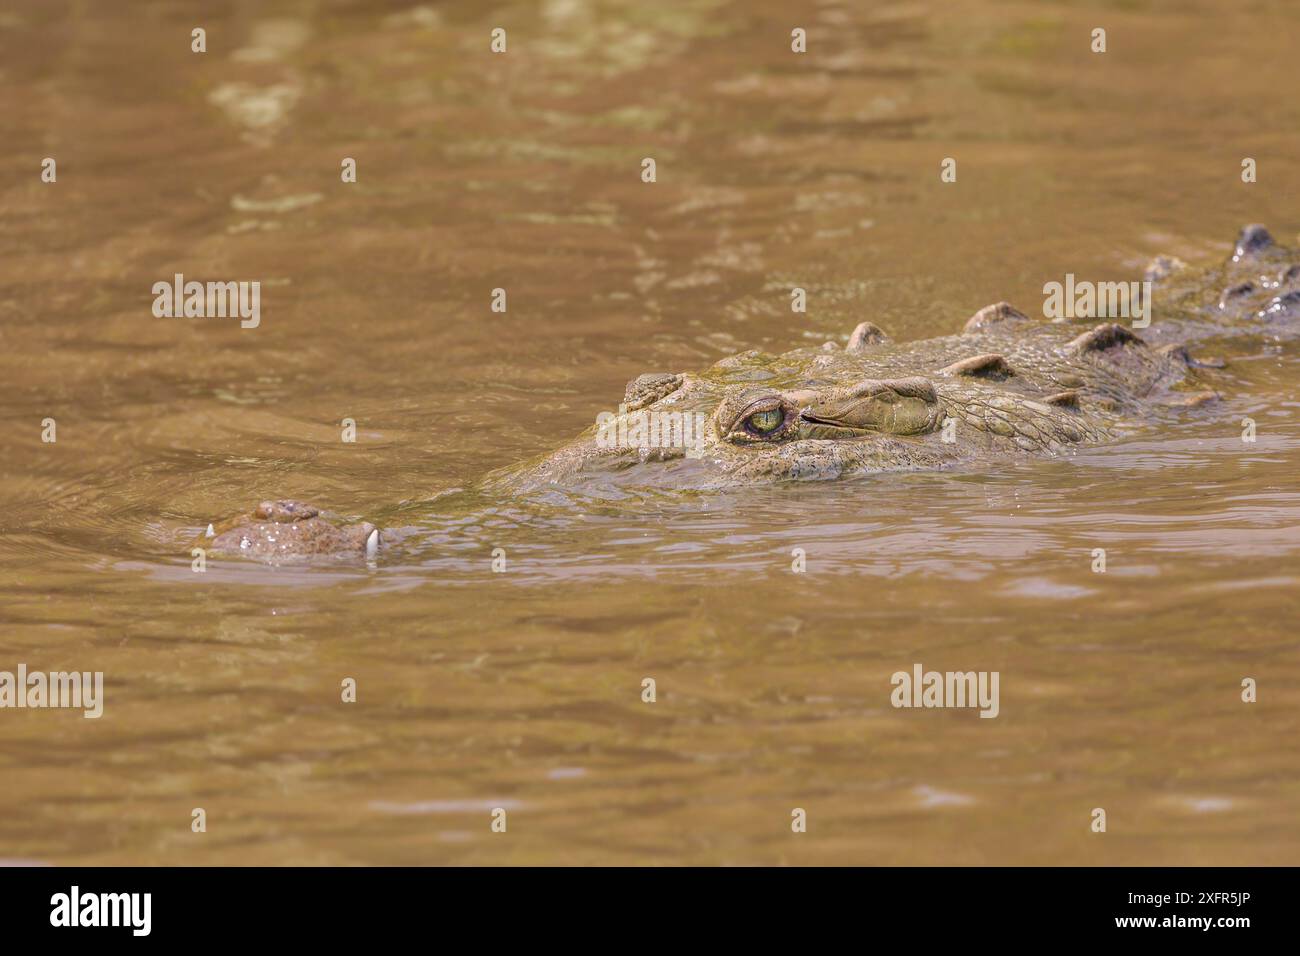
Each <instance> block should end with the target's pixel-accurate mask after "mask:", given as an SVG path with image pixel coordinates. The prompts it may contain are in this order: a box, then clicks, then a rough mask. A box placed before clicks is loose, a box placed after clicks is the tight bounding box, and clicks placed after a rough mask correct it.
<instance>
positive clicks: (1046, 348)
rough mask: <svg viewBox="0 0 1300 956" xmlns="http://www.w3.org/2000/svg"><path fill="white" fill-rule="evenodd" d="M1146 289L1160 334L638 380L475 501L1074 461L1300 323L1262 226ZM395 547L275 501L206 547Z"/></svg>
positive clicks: (1190, 400) (728, 362) (1194, 395)
mask: <svg viewBox="0 0 1300 956" xmlns="http://www.w3.org/2000/svg"><path fill="white" fill-rule="evenodd" d="M1145 280H1146V281H1147V282H1149V283H1150V284H1151V285H1150V286H1147V287H1146V288H1155V289H1156V290H1157V294H1156V295H1154V296H1153V297H1152V302H1151V303H1148V311H1147V314H1148V315H1154V317H1155V318H1156V319H1157V320H1158V321H1155V322H1153V323H1152V324H1151V326H1150V328H1147V329H1142V330H1140V331H1138V330H1135V329H1133V328H1131V327H1128V326H1125V325H1123V324H1121V323H1119V322H1115V321H1101V322H1097V321H1096V319H1093V320H1090V322H1089V323H1088V324H1089V325H1090V326H1091V327H1086V328H1081V327H1080V326H1079V325H1078V324H1077V323H1070V322H1061V321H1056V322H1046V321H1035V320H1031V319H1030V318H1029V317H1028V316H1027V315H1025V313H1023V312H1021V311H1019V310H1018V309H1016V308H1014V307H1013V306H1011V305H1009V304H1008V303H1006V302H999V303H996V304H994V305H990V306H987V307H985V308H983V309H980V310H979V311H978V312H976V313H975V314H974V315H972V316H971V317H970V318H969V319H968V320H967V321H966V322H965V324H964V326H963V327H962V328H961V330H960V331H959V332H957V333H956V334H952V335H945V336H940V337H937V338H931V339H926V340H921V341H913V342H894V341H892V340H891V339H890V337H889V336H888V335H887V334H886V333H885V332H884V331H883V330H882V329H880V328H879V327H878V326H877V325H875V324H874V323H872V322H870V321H864V322H862V323H861V324H859V325H858V326H857V328H855V329H854V330H853V332H852V334H851V335H850V336H849V337H848V341H847V344H846V345H845V346H843V347H840V346H839V345H837V344H836V343H831V342H828V343H826V344H824V345H822V346H820V347H805V348H800V349H795V350H794V351H790V352H787V353H785V354H783V355H776V356H774V355H769V354H766V353H763V352H759V351H748V352H742V353H740V354H738V355H734V356H731V357H728V358H725V359H723V360H722V361H719V362H717V363H716V364H715V365H713V366H712V367H711V368H709V369H707V370H705V371H703V372H700V373H688V372H652V373H647V374H644V375H641V376H639V377H637V378H636V379H634V380H632V381H631V382H630V383H629V384H628V386H627V389H626V392H625V394H624V396H623V401H622V402H621V403H620V404H619V407H618V412H617V413H613V412H610V413H606V414H604V415H603V416H602V420H601V421H599V422H598V423H597V425H595V426H593V427H591V428H589V429H587V431H586V432H584V433H583V434H582V435H580V436H578V437H577V438H576V439H574V440H573V441H571V442H569V443H567V444H565V445H563V446H562V447H560V448H559V449H557V450H556V451H554V452H552V453H550V454H547V455H544V456H542V457H541V458H539V459H536V460H534V461H531V462H526V463H524V464H522V465H517V466H512V467H509V468H505V469H499V470H497V471H495V472H492V473H490V474H488V475H487V476H486V477H485V478H484V479H483V480H482V481H481V482H480V483H479V485H478V486H477V488H478V490H480V491H482V492H484V493H486V494H491V495H498V496H521V495H530V494H536V493H543V492H546V491H547V490H549V489H556V488H563V489H574V488H579V489H582V490H584V491H587V492H590V493H591V494H593V495H596V496H601V495H606V496H608V495H617V494H618V493H619V489H620V488H627V487H637V488H651V489H674V490H681V489H693V490H699V491H712V490H717V489H727V488H738V487H745V486H749V485H753V484H755V483H759V482H777V481H808V480H829V479H844V478H850V477H853V476H857V475H865V474H872V473H879V472H891V471H907V470H922V469H945V468H953V467H961V466H985V467H987V466H988V465H990V464H991V463H996V462H999V461H1004V460H1007V459H1009V458H1014V457H1018V456H1027V455H1055V454H1061V453H1063V452H1065V451H1068V450H1069V449H1070V448H1072V447H1075V446H1079V445H1083V444H1096V443H1100V442H1105V441H1109V440H1114V439H1116V438H1118V437H1120V436H1122V435H1125V434H1129V433H1131V432H1132V431H1133V430H1134V429H1136V428H1139V427H1143V426H1146V425H1149V424H1151V423H1153V422H1155V421H1157V420H1159V419H1160V418H1161V416H1163V415H1173V414H1176V413H1177V410H1178V409H1180V408H1186V407H1189V406H1197V405H1202V404H1205V403H1209V402H1214V401H1216V400H1217V399H1218V398H1219V395H1218V393H1217V391H1216V390H1215V389H1214V387H1213V384H1214V383H1213V382H1212V381H1211V380H1210V379H1209V378H1208V376H1209V375H1211V374H1212V372H1211V371H1207V370H1212V369H1214V368H1219V367H1222V365H1223V362H1222V361H1219V360H1213V359H1197V358H1194V357H1193V355H1192V353H1191V351H1190V350H1189V347H1190V346H1192V345H1193V344H1196V343H1199V342H1202V341H1205V340H1216V339H1224V338H1226V337H1228V336H1238V337H1250V336H1254V337H1260V338H1275V339H1276V338H1281V337H1282V336H1283V335H1284V334H1286V335H1290V334H1294V332H1295V329H1296V327H1297V324H1298V323H1297V322H1296V319H1297V318H1298V317H1300V264H1297V259H1296V257H1295V256H1294V254H1293V253H1292V252H1291V251H1289V250H1288V249H1286V248H1284V247H1283V246H1282V245H1280V244H1278V243H1276V242H1274V240H1273V239H1272V237H1271V236H1270V235H1269V233H1268V231H1267V230H1266V229H1265V228H1264V227H1263V226H1260V225H1250V226H1247V227H1245V228H1244V229H1243V230H1241V232H1240V234H1239V236H1238V238H1237V240H1236V242H1235V244H1234V246H1233V251H1232V254H1231V256H1230V257H1229V258H1228V259H1227V261H1226V262H1224V263H1222V264H1220V265H1216V266H1213V267H1210V268H1208V269H1192V268H1191V267H1189V266H1187V265H1186V263H1184V262H1182V261H1181V260H1178V259H1175V258H1172V257H1169V256H1159V257H1157V258H1156V259H1155V260H1153V262H1152V263H1151V265H1150V266H1148V268H1147V270H1146V274H1145ZM1175 335H1176V336H1177V337H1176V338H1172V336H1175ZM1166 339H1168V340H1167V341H1166ZM386 535H387V532H380V531H379V530H378V529H376V528H375V527H374V526H373V525H372V524H370V523H368V522H361V523H355V524H350V523H347V522H345V521H342V520H341V519H338V518H337V517H336V516H330V515H327V514H325V513H323V512H321V511H319V510H318V509H317V508H315V507H313V506H311V505H308V504H306V503H303V502H296V501H266V502H263V503H262V504H261V505H259V506H258V508H257V509H256V510H255V511H254V512H252V513H251V514H247V515H243V516H240V517H238V518H235V519H233V520H231V521H228V522H226V523H225V524H224V525H223V530H221V531H220V532H218V531H217V530H216V529H215V528H214V527H213V526H211V525H210V526H209V529H208V535H207V536H206V538H205V541H206V547H207V548H208V549H209V550H212V551H215V552H218V553H226V552H233V553H238V554H242V555H245V556H249V557H253V558H260V559H265V560H283V559H286V558H293V557H301V556H310V555H322V554H335V555H338V554H344V555H348V554H351V555H357V554H369V555H373V554H374V553H375V552H376V551H377V550H378V548H379V547H380V545H381V543H385V541H386Z"/></svg>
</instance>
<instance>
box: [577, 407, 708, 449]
mask: <svg viewBox="0 0 1300 956" xmlns="http://www.w3.org/2000/svg"><path fill="white" fill-rule="evenodd" d="M706 423H707V416H705V415H704V414H703V413H701V412H664V411H659V410H657V409H651V410H642V411H635V412H629V411H628V410H627V406H626V405H619V406H618V412H617V413H615V412H601V413H600V414H599V415H597V416H596V447H597V448H642V449H650V448H682V449H685V451H686V457H687V458H698V457H700V455H702V454H703V453H704V430H705V427H706Z"/></svg>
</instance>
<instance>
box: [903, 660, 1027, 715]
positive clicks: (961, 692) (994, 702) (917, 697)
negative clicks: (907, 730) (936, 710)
mask: <svg viewBox="0 0 1300 956" xmlns="http://www.w3.org/2000/svg"><path fill="white" fill-rule="evenodd" d="M1001 677H1002V675H1001V672H999V671H927V670H925V669H924V668H923V667H922V666H921V665H920V664H919V663H918V664H913V665H912V670H911V673H909V672H907V671H895V672H894V674H893V676H892V677H890V678H889V683H891V684H892V685H894V689H893V691H892V692H891V693H890V695H889V702H890V703H891V704H893V705H894V706H895V707H978V708H979V711H980V716H981V717H996V716H997V715H998V712H999V711H1000V710H1001V706H1000V704H999V693H998V685H999V683H1000V681H1001Z"/></svg>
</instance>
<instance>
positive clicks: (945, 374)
mask: <svg viewBox="0 0 1300 956" xmlns="http://www.w3.org/2000/svg"><path fill="white" fill-rule="evenodd" d="M995 308H1001V309H1002V310H1003V311H1004V313H1006V314H1015V315H1019V314H1018V313H1015V311H1014V310H1012V309H1010V308H1009V307H1006V306H999V307H995ZM1020 318H1023V316H1020ZM865 325H866V323H864V326H865ZM1030 338H1033V337H1032V336H1031V337H1030ZM994 344H998V345H1005V346H1015V345H1017V344H1018V343H1016V342H1015V341H1012V338H1011V335H1010V334H1009V333H1007V334H1002V335H997V336H994V337H993V338H992V340H990V337H989V336H987V335H982V336H979V337H975V336H950V337H948V338H946V339H936V340H930V341H928V342H926V343H913V344H910V345H907V346H893V345H891V344H890V343H888V341H887V340H886V339H885V338H884V336H883V335H882V334H880V333H879V332H878V330H876V329H875V327H874V326H871V327H870V330H864V328H863V327H862V326H860V327H859V329H858V330H856V331H855V333H854V334H853V335H852V336H851V337H850V343H849V347H847V348H844V349H840V348H837V347H836V346H834V345H832V344H828V345H827V346H824V347H822V348H818V349H801V350H796V351H794V352H789V353H786V354H784V355H780V356H771V355H766V354H764V353H761V352H746V353H742V354H740V355H737V356H733V357H731V358H728V359H725V360H723V361H722V362H719V363H718V364H717V365H715V366H714V367H713V368H711V369H709V370H707V371H705V372H703V373H700V374H698V375H696V374H690V373H680V374H668V373H651V374H647V375H642V376H640V377H638V378H637V379H634V380H633V381H632V382H631V383H629V385H628V388H627V391H626V393H625V395H624V399H623V402H622V403H621V404H620V405H619V408H618V411H617V412H612V411H611V412H606V413H604V414H602V416H600V418H598V420H597V423H596V425H594V426H593V427H592V428H591V429H589V430H588V431H587V432H586V433H584V434H583V435H582V436H580V437H579V438H578V439H577V440H575V441H574V442H572V443H570V444H569V445H566V446H565V447H563V448H561V449H559V450H558V451H556V452H554V453H553V454H550V455H547V456H545V457H544V458H542V459H540V460H539V461H536V462H533V463H530V464H528V465H526V466H524V467H523V468H516V469H507V470H505V471H503V472H498V473H496V474H495V475H493V476H490V477H489V479H488V482H489V484H497V485H503V486H510V487H512V488H514V490H516V491H528V490H535V489H538V488H542V487H546V486H557V485H558V486H566V487H568V486H574V485H577V484H583V485H585V486H588V487H589V488H590V489H591V490H593V491H595V492H597V493H599V491H600V489H601V488H602V487H607V488H616V487H618V486H624V487H627V486H639V487H645V488H653V489H660V490H666V489H672V488H687V489H714V488H726V487H734V486H741V485H748V484H754V483H759V482H764V481H783V480H822V479H835V478H844V477H848V476H851V475H855V474H862V473H868V472H882V471H905V470H913V469H922V468H925V469H931V468H941V467H944V466H946V465H949V464H953V463H956V462H960V461H962V460H964V459H968V458H971V457H975V456H977V455H980V454H996V453H998V452H1001V453H1006V454H1014V453H1018V452H1027V451H1049V452H1050V451H1053V450H1056V449H1059V448H1061V447H1062V446H1065V445H1069V444H1072V443H1075V442H1080V441H1088V440H1098V439H1100V438H1103V437H1105V436H1106V434H1107V433H1108V432H1107V428H1106V425H1105V423H1104V422H1102V421H1101V420H1099V416H1097V415H1093V416H1088V415H1085V414H1083V413H1082V412H1081V404H1082V405H1085V406H1086V405H1087V403H1088V401H1089V399H1088V398H1085V397H1081V392H1080V389H1081V387H1082V386H1084V384H1085V382H1086V378H1085V374H1084V373H1086V371H1087V364H1088V356H1087V355H1086V353H1085V354H1081V353H1079V352H1077V350H1076V351H1072V350H1071V349H1070V347H1069V340H1068V339H1067V340H1065V341H1062V342H1061V343H1060V350H1061V355H1060V356H1059V357H1058V356H1052V355H1049V354H1048V353H1047V351H1046V350H1048V349H1049V348H1052V347H1054V346H1049V344H1048V343H1047V342H1046V341H1042V342H1039V343H1038V348H1034V347H1028V348H1026V347H1024V343H1023V342H1021V343H1019V346H1020V347H1018V348H1003V349H1002V350H1001V351H996V352H995V351H990V350H989V346H990V345H994ZM1150 351H1151V354H1150V355H1149V356H1145V358H1146V361H1145V362H1143V361H1141V360H1139V361H1136V362H1130V363H1129V364H1130V365H1131V366H1133V368H1132V370H1131V371H1132V373H1133V378H1134V379H1135V383H1136V381H1137V380H1139V379H1140V382H1141V387H1142V388H1143V389H1145V390H1150V389H1151V388H1152V387H1154V386H1155V385H1156V384H1157V382H1158V381H1159V380H1160V379H1161V378H1162V377H1163V376H1165V375H1166V374H1167V373H1168V372H1170V371H1171V370H1173V369H1174V368H1175V366H1177V365H1178V364H1179V363H1177V362H1174V361H1170V360H1168V358H1167V357H1166V356H1163V355H1162V354H1160V353H1157V352H1155V351H1154V350H1150ZM1106 391H1107V390H1106V389H1103V390H1102V393H1101V394H1098V395H1097V396H1095V397H1096V399H1097V402H1096V404H1097V405H1098V409H1100V408H1101V407H1102V406H1107V407H1111V408H1113V406H1114V404H1115V403H1114V401H1113V400H1111V399H1109V398H1108V397H1107V396H1106V395H1105V394H1104V392H1106ZM1112 391H1113V389H1112Z"/></svg>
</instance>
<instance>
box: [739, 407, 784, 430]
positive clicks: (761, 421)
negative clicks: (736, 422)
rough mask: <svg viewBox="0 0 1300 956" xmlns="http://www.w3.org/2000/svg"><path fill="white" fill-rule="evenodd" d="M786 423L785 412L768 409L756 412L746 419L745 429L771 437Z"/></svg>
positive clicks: (778, 409) (777, 409)
mask: <svg viewBox="0 0 1300 956" xmlns="http://www.w3.org/2000/svg"><path fill="white" fill-rule="evenodd" d="M784 421H785V412H784V411H782V410H781V408H779V407H778V408H768V409H764V410H763V411H761V412H754V414H752V415H750V416H749V417H748V418H746V419H745V427H746V428H748V429H749V430H750V431H752V432H753V433H754V434H756V435H770V434H772V432H774V431H776V430H777V429H778V428H780V427H781V423H782V422H784Z"/></svg>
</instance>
